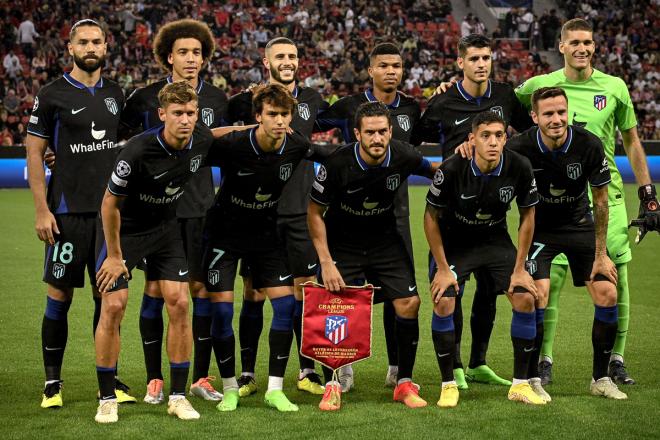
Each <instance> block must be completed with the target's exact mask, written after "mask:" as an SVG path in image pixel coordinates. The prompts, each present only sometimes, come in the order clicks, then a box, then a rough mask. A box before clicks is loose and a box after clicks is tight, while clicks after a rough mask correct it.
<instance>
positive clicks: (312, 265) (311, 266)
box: [307, 263, 316, 269]
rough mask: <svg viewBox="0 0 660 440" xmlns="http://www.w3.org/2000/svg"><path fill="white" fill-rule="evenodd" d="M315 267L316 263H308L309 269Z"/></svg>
mask: <svg viewBox="0 0 660 440" xmlns="http://www.w3.org/2000/svg"><path fill="white" fill-rule="evenodd" d="M315 267H316V263H314V264H308V265H307V269H314V268H315Z"/></svg>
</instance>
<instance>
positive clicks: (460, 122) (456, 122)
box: [454, 116, 470, 125]
mask: <svg viewBox="0 0 660 440" xmlns="http://www.w3.org/2000/svg"><path fill="white" fill-rule="evenodd" d="M468 119H470V117H469V116H468V117H467V118H465V119H461V120H460V121H459V120H458V119H456V120H455V121H454V124H456V125H461V124H462V123H463V122H465V121H467V120H468Z"/></svg>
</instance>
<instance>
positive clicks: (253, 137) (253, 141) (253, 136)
mask: <svg viewBox="0 0 660 440" xmlns="http://www.w3.org/2000/svg"><path fill="white" fill-rule="evenodd" d="M287 139H289V135H285V136H284V142H282V146H281V147H280V148H279V150H277V151H275V152H274V153H273V154H282V153H283V152H284V147H286V141H287ZM250 145H252V149H253V150H254V152H255V153H256V154H257V156H261V155H262V154H268V153H266V152H265V151H264V150H262V149H261V147H259V143H258V142H257V129H256V128H252V129H250Z"/></svg>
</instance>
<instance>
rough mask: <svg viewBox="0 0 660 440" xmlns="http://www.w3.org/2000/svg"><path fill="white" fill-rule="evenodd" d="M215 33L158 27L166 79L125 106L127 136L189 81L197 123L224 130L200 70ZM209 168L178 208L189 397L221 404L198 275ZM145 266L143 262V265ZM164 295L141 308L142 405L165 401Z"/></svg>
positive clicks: (176, 24) (219, 103) (175, 25)
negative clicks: (166, 91) (189, 344)
mask: <svg viewBox="0 0 660 440" xmlns="http://www.w3.org/2000/svg"><path fill="white" fill-rule="evenodd" d="M214 46H215V44H214V40H213V34H212V33H211V31H210V30H209V28H208V26H207V25H206V24H205V23H203V22H200V21H196V20H177V21H173V22H170V23H168V24H166V25H165V26H163V27H161V28H160V30H159V31H158V33H157V34H156V37H155V38H154V48H153V51H154V56H155V57H156V60H157V61H158V63H159V64H160V65H161V67H162V68H163V69H165V70H166V71H168V72H170V75H169V76H168V77H167V78H165V79H162V80H160V81H157V82H155V83H153V84H151V85H149V86H147V87H144V88H141V89H137V90H136V91H135V92H133V94H131V96H130V97H129V98H128V100H127V101H126V108H125V109H124V112H123V113H122V122H123V123H124V125H125V126H127V127H128V129H129V130H130V131H131V132H136V131H141V130H148V129H150V128H152V127H155V126H159V125H161V124H162V121H161V120H160V118H159V114H158V107H159V104H158V93H159V92H160V90H161V89H162V88H163V87H164V86H165V85H167V84H171V83H172V82H176V81H187V82H188V83H189V84H190V85H191V86H192V87H193V88H194V89H195V91H196V92H197V98H198V100H199V108H200V119H201V120H202V122H203V123H204V125H206V126H207V127H209V128H215V127H219V126H221V125H223V122H224V118H225V117H226V113H227V97H226V95H225V92H223V91H222V90H220V89H218V88H217V87H214V86H213V85H211V84H209V83H207V82H205V81H204V80H202V78H201V77H200V76H199V73H200V71H201V70H202V69H203V68H204V66H205V65H206V63H207V62H208V61H209V60H210V59H211V56H212V55H213V50H214ZM213 195H214V189H213V179H212V175H211V169H210V168H208V167H203V168H202V169H200V170H199V172H198V173H195V175H194V176H193V177H192V178H191V179H190V182H188V186H187V188H186V191H185V192H184V194H183V196H182V197H181V200H180V201H179V203H178V204H177V218H178V222H179V227H180V229H181V236H182V238H183V243H184V249H185V250H186V258H187V261H188V270H189V272H188V281H189V289H190V295H191V297H192V301H193V319H192V328H193V341H194V346H195V359H194V364H193V378H192V382H193V383H192V385H191V387H190V394H192V395H195V396H198V397H202V398H204V399H206V400H220V399H221V398H222V395H221V394H220V393H219V392H217V391H216V390H215V389H214V388H213V385H211V382H210V379H211V378H210V377H209V374H208V373H209V364H210V362H211V351H212V349H213V346H212V345H213V344H212V341H211V304H210V301H209V298H208V292H207V291H206V288H205V287H204V283H203V281H204V274H203V271H202V262H201V258H202V252H203V246H202V230H203V228H204V216H205V215H206V211H207V209H208V208H209V207H210V206H211V204H212V203H213ZM148 264H149V262H147V265H148ZM163 304H164V300H163V295H162V293H161V292H160V290H159V289H158V283H156V282H149V281H147V283H146V286H145V289H144V296H143V297H142V307H141V309H140V334H141V336H142V348H143V350H144V359H145V364H146V367H147V393H146V395H145V396H144V401H145V402H147V403H152V404H158V403H161V402H162V401H163V398H164V397H163V392H162V389H163V373H162V371H161V351H162V339H163V313H162V311H163Z"/></svg>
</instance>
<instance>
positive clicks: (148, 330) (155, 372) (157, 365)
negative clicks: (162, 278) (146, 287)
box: [140, 293, 165, 383]
mask: <svg viewBox="0 0 660 440" xmlns="http://www.w3.org/2000/svg"><path fill="white" fill-rule="evenodd" d="M163 304H165V300H163V298H154V297H152V296H149V295H147V294H146V293H145V294H144V295H143V296H142V306H141V308H140V336H141V337H142V350H143V351H144V365H145V366H146V368H147V383H149V382H150V381H151V380H153V379H160V380H163V372H162V370H161V355H162V350H163Z"/></svg>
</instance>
